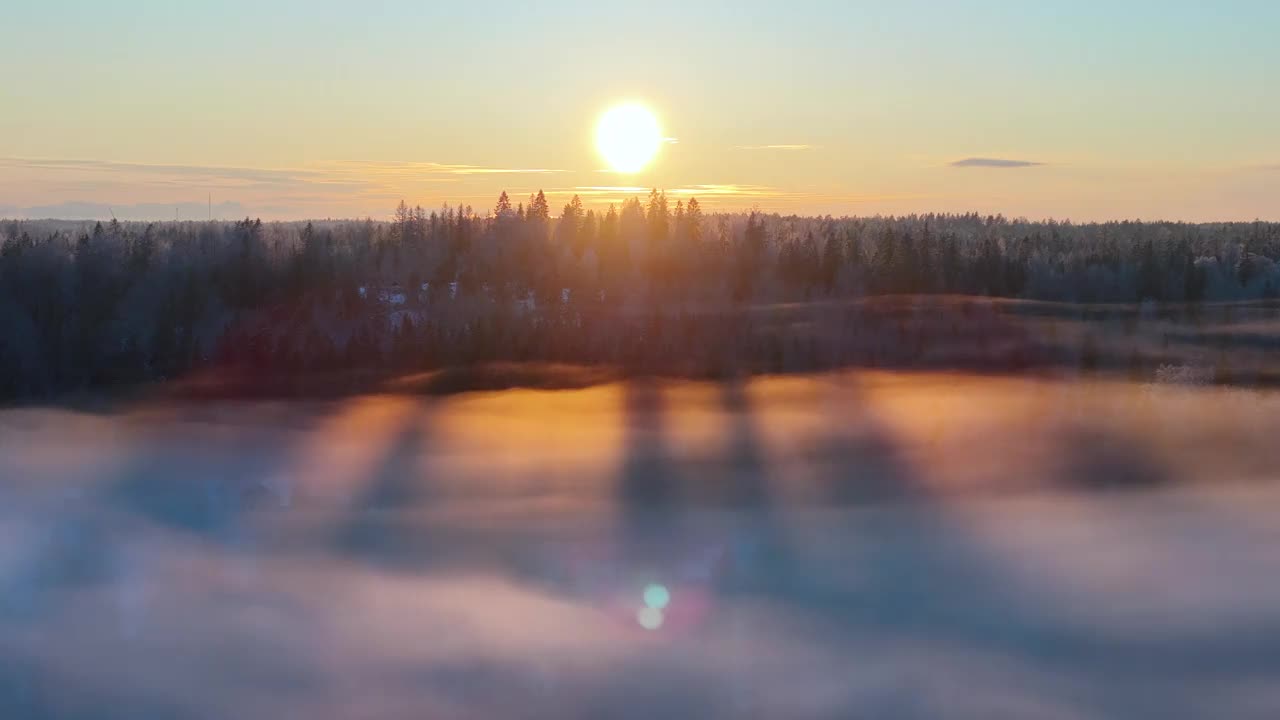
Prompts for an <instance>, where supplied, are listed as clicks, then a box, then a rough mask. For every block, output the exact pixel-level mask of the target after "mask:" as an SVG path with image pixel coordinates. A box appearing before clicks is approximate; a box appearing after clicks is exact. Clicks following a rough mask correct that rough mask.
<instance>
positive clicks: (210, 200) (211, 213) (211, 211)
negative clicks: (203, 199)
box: [209, 193, 213, 221]
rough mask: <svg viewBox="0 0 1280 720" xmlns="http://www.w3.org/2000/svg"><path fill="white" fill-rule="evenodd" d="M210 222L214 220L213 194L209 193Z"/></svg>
mask: <svg viewBox="0 0 1280 720" xmlns="http://www.w3.org/2000/svg"><path fill="white" fill-rule="evenodd" d="M209 220H210V221H212V220H213V193H209Z"/></svg>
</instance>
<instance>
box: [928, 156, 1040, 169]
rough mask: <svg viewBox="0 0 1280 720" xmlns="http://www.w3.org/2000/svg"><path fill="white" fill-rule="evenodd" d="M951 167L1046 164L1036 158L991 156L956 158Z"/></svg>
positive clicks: (1006, 166) (1015, 166)
mask: <svg viewBox="0 0 1280 720" xmlns="http://www.w3.org/2000/svg"><path fill="white" fill-rule="evenodd" d="M948 164H949V165H950V166H951V167H960V168H967V167H978V168H1024V167H1036V166H1038V165H1044V163H1042V162H1035V161H1034V160H1010V159H1007V158H989V157H967V158H964V159H963V160H954V161H952V162H950V163H948Z"/></svg>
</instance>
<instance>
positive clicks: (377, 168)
mask: <svg viewBox="0 0 1280 720" xmlns="http://www.w3.org/2000/svg"><path fill="white" fill-rule="evenodd" d="M338 166H339V167H358V168H360V169H361V170H365V171H373V172H382V173H389V174H397V173H415V174H441V175H549V174H551V173H561V172H564V170H554V169H551V168H502V167H484V166H481V165H455V164H448V163H435V162H411V161H396V162H379V161H369V160H348V161H345V162H342V163H338Z"/></svg>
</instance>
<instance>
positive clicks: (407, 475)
mask: <svg viewBox="0 0 1280 720" xmlns="http://www.w3.org/2000/svg"><path fill="white" fill-rule="evenodd" d="M427 419H428V411H427V410H426V409H418V410H416V411H415V412H413V413H411V414H410V416H409V417H408V418H406V419H405V421H404V423H403V425H402V426H401V427H400V429H399V430H398V431H397V434H396V437H395V439H394V440H393V441H392V442H391V445H390V447H389V449H388V451H387V454H386V456H385V457H384V458H383V460H382V462H381V465H380V466H379V467H378V468H377V469H376V470H375V471H374V472H373V473H372V474H371V475H370V476H369V478H368V480H367V481H366V482H367V484H366V485H365V487H364V488H363V490H362V491H361V493H360V494H359V496H358V497H356V499H355V500H354V502H353V503H352V505H351V506H350V507H348V508H346V510H345V511H344V512H345V515H346V517H345V518H344V519H343V520H342V521H341V522H340V524H339V527H338V530H337V534H336V537H335V539H334V541H335V543H336V547H337V549H338V550H339V551H340V552H342V553H344V554H346V555H348V556H350V557H353V558H355V559H357V560H359V561H361V562H364V563H369V564H371V565H375V566H381V567H388V568H395V569H400V570H408V569H412V568H421V566H422V565H423V564H424V563H426V562H427V561H428V559H430V557H431V556H432V551H433V546H434V545H435V542H434V535H435V534H434V533H432V532H429V530H430V523H424V522H418V521H417V520H418V518H415V515H416V514H418V513H419V511H422V510H424V509H426V508H425V503H427V502H428V501H429V500H430V499H431V497H432V495H433V492H432V489H431V487H430V485H429V483H428V479H427V473H426V472H425V469H424V468H423V466H422V465H423V462H422V461H423V459H424V458H425V457H426V455H427V453H428V447H429V443H428V437H427V436H428V433H429V429H428V422H427Z"/></svg>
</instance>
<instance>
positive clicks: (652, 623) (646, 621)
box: [636, 607, 664, 630]
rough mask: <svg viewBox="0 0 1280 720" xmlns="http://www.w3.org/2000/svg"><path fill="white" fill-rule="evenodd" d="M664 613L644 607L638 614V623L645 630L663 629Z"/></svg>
mask: <svg viewBox="0 0 1280 720" xmlns="http://www.w3.org/2000/svg"><path fill="white" fill-rule="evenodd" d="M663 619H664V618H663V617H662V611H661V610H659V609H658V608H653V607H642V608H640V610H639V612H637V613H636V622H638V623H640V627H642V628H644V629H645V630H657V629H658V628H660V627H662V621H663Z"/></svg>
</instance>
